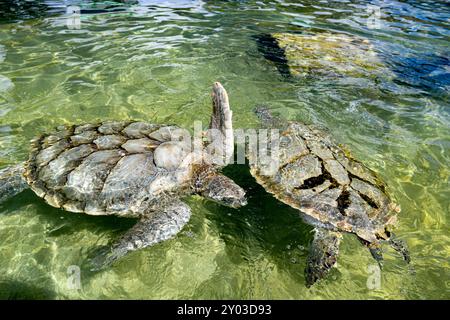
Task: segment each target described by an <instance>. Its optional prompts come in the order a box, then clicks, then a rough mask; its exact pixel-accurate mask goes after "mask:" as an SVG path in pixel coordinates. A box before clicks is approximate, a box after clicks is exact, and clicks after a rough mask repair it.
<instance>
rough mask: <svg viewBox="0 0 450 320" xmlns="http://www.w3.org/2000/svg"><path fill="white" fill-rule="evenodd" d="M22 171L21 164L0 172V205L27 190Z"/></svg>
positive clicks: (22, 165) (23, 167) (23, 168)
mask: <svg viewBox="0 0 450 320" xmlns="http://www.w3.org/2000/svg"><path fill="white" fill-rule="evenodd" d="M24 171H25V166H24V164H23V163H21V164H18V165H15V166H10V167H6V168H3V169H1V170H0V203H2V202H4V201H6V200H8V199H9V198H11V197H13V196H15V195H16V194H18V193H20V192H22V191H23V190H25V189H27V188H28V184H27V182H26V180H25V178H24V177H23V173H24Z"/></svg>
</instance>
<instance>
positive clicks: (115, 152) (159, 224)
mask: <svg viewBox="0 0 450 320" xmlns="http://www.w3.org/2000/svg"><path fill="white" fill-rule="evenodd" d="M212 100H213V113H212V116H211V122H210V129H209V130H208V131H207V134H206V135H205V133H203V134H201V137H200V138H199V140H195V139H194V142H193V141H192V139H191V136H190V134H189V132H188V131H187V130H185V129H182V128H179V127H177V126H173V125H170V126H169V125H160V124H153V123H146V122H130V121H119V122H113V121H108V122H103V123H96V124H83V125H70V126H69V125H63V126H60V127H58V128H57V129H56V131H55V132H52V133H49V134H45V135H42V136H40V137H39V138H37V139H34V140H33V141H32V143H31V147H32V151H31V153H30V157H29V160H28V161H27V162H26V163H23V164H19V165H15V166H12V167H7V168H4V169H2V170H1V171H0V202H1V201H3V200H6V199H7V198H9V197H11V196H14V195H15V194H17V193H19V192H21V191H22V190H24V189H25V188H28V187H30V188H31V189H32V190H33V191H34V192H35V193H36V194H37V195H38V196H39V197H41V198H43V199H44V200H45V201H46V202H47V203H48V204H50V205H51V206H54V207H57V208H62V209H64V210H67V211H71V212H83V213H87V214H90V215H116V216H120V217H133V218H139V219H140V220H139V222H137V223H136V225H135V226H134V227H132V228H131V229H130V230H129V231H128V232H126V233H125V234H124V235H123V236H122V237H120V238H119V239H118V240H117V241H115V242H113V244H112V245H111V246H107V247H106V248H103V249H102V250H99V251H98V253H99V255H97V256H96V257H95V258H94V259H92V261H91V262H92V263H91V264H90V265H91V266H92V269H101V268H103V267H105V266H108V265H110V264H111V263H112V262H114V261H115V260H117V259H118V258H120V257H122V256H124V255H125V254H126V253H127V252H130V251H133V250H137V249H141V248H144V247H148V246H151V245H154V244H156V243H158V242H161V241H164V240H167V239H169V238H171V237H173V236H175V235H176V234H177V233H178V232H179V231H180V230H181V229H182V228H183V226H184V225H185V224H186V223H187V222H188V221H189V218H190V216H191V210H190V208H189V207H188V206H187V205H186V204H185V203H184V202H183V201H182V200H181V199H180V198H181V197H184V196H188V195H191V194H199V195H201V196H203V197H205V198H207V199H211V200H213V201H216V202H219V203H221V204H224V205H227V206H230V207H233V208H237V207H240V206H242V205H245V204H246V199H245V192H244V190H243V189H242V188H241V187H239V186H238V185H237V184H235V183H234V182H233V181H232V180H231V179H229V178H227V177H226V176H224V175H222V174H220V173H219V169H220V167H222V166H223V165H224V164H226V163H227V162H228V161H227V157H228V155H229V154H230V152H231V153H232V148H233V147H234V144H233V141H234V140H233V132H232V111H231V109H230V106H229V102H228V96H227V93H226V91H225V89H224V88H223V87H222V85H221V84H220V83H218V82H216V83H215V84H214V86H213V92H212ZM211 137H212V138H211ZM195 141H197V142H198V141H199V143H200V148H198V149H197V148H195V147H194V148H192V145H193V143H195ZM202 147H205V148H202ZM221 157H222V159H220V158H221ZM213 160H214V161H213ZM216 160H223V161H222V162H220V161H216Z"/></svg>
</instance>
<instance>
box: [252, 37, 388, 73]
mask: <svg viewBox="0 0 450 320" xmlns="http://www.w3.org/2000/svg"><path fill="white" fill-rule="evenodd" d="M256 41H257V45H258V49H259V51H261V52H262V53H263V55H264V56H265V57H266V58H267V59H268V60H270V61H272V62H273V63H274V64H275V65H276V67H277V68H278V70H279V72H280V73H281V74H282V75H283V76H285V77H291V76H293V77H321V78H323V77H330V78H335V77H344V78H365V79H370V78H373V79H377V78H379V77H386V76H389V77H392V74H391V72H390V70H389V69H388V68H387V67H386V65H385V64H384V63H383V62H382V60H381V58H380V57H379V56H378V55H377V53H376V51H375V50H374V46H373V44H372V43H371V42H370V41H369V40H368V39H365V38H362V37H359V36H355V35H349V34H345V33H330V32H319V33H300V34H295V33H271V34H262V35H258V36H256Z"/></svg>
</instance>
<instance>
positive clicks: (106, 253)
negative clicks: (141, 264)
mask: <svg viewBox="0 0 450 320" xmlns="http://www.w3.org/2000/svg"><path fill="white" fill-rule="evenodd" d="M190 217H191V209H190V208H189V206H188V205H187V204H185V203H184V202H181V201H177V200H173V201H172V203H171V204H170V205H167V206H165V207H162V208H161V210H160V211H158V212H155V213H154V214H153V215H151V216H149V217H146V216H145V217H143V218H141V220H140V221H139V222H138V223H136V224H135V225H134V226H133V227H132V228H131V229H130V230H128V231H127V232H126V233H125V234H124V235H123V236H121V237H120V238H119V239H118V240H117V241H115V242H114V243H113V244H112V245H110V246H106V247H101V248H100V249H98V250H96V251H95V252H94V253H93V257H92V258H91V259H89V261H88V266H87V268H89V270H90V271H100V270H103V269H105V268H107V267H108V266H110V265H112V264H113V263H114V262H115V261H116V260H118V259H120V258H122V257H123V256H125V255H126V254H127V253H129V252H130V251H135V250H138V249H143V248H146V247H149V246H152V245H154V244H157V243H159V242H162V241H165V240H168V239H170V238H172V237H174V236H175V235H176V234H177V233H178V232H179V231H180V230H181V229H182V228H183V226H184V225H185V224H186V223H187V222H188V221H189V218H190Z"/></svg>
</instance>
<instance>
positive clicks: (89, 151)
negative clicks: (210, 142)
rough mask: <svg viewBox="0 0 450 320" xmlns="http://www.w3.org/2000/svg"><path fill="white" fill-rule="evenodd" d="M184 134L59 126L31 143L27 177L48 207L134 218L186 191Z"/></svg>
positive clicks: (132, 127)
mask: <svg viewBox="0 0 450 320" xmlns="http://www.w3.org/2000/svg"><path fill="white" fill-rule="evenodd" d="M186 133H187V131H186V130H184V129H181V128H179V127H176V126H168V125H158V124H151V123H146V122H114V121H109V122H103V123H98V124H83V125H73V126H66V125H63V126H59V127H57V128H56V131H54V132H52V133H50V134H46V135H42V136H41V137H39V138H36V139H34V140H32V142H31V143H32V152H31V153H30V157H29V160H28V162H27V165H26V170H25V178H26V180H27V182H28V184H29V185H30V187H31V189H32V190H33V191H34V192H35V193H36V194H37V195H38V196H40V197H42V198H44V199H45V201H46V202H47V203H48V204H50V205H51V206H54V207H57V208H63V209H65V210H67V211H72V212H85V213H87V214H92V215H112V214H114V215H119V216H130V217H137V216H140V215H142V214H145V213H146V212H148V211H149V210H150V209H151V206H152V205H155V204H157V202H158V200H159V199H160V198H161V195H163V194H164V195H167V194H171V193H176V194H177V195H179V194H182V193H183V191H185V192H187V190H188V186H189V181H190V178H191V174H192V166H190V165H189V163H188V165H184V163H183V161H185V162H186V161H187V160H186V159H188V157H187V155H188V154H189V146H188V142H187V140H183V139H181V138H180V137H182V138H185V137H186ZM187 134H188V133H187Z"/></svg>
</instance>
